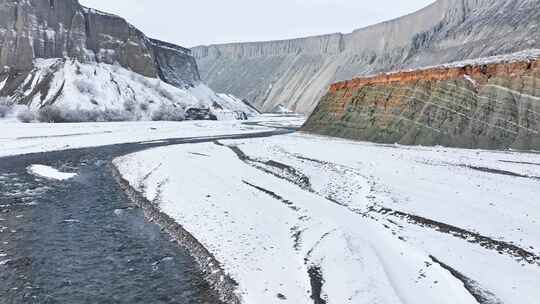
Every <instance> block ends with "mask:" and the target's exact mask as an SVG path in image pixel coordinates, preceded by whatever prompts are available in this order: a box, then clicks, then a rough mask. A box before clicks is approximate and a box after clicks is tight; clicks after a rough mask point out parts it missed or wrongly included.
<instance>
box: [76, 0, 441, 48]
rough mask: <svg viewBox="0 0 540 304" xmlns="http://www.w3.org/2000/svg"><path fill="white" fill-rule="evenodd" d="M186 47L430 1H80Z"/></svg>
mask: <svg viewBox="0 0 540 304" xmlns="http://www.w3.org/2000/svg"><path fill="white" fill-rule="evenodd" d="M80 2H81V3H82V4H84V5H86V6H90V7H93V8H96V9H99V10H103V11H106V12H110V13H114V14H117V15H120V16H122V17H124V18H126V19H127V20H128V21H129V22H131V23H132V24H134V25H135V26H137V27H138V28H139V29H141V30H142V31H143V32H145V33H146V34H147V35H148V36H150V37H152V38H157V39H161V40H165V41H168V42H172V43H176V44H179V45H182V46H186V47H192V46H196V45H201V44H213V43H226V42H244V41H264V40H276V39H286V38H298V37H304V36H311V35H318V34H328V33H335V32H344V33H347V32H351V31H352V30H354V29H357V28H360V27H364V26H366V25H370V24H374V23H378V22H381V21H385V20H389V19H393V18H396V17H399V16H402V15H405V14H408V13H412V12H414V11H416V10H418V9H420V8H422V7H424V6H427V5H428V4H430V3H432V2H434V0H377V1H373V0H371V1H365V0H80Z"/></svg>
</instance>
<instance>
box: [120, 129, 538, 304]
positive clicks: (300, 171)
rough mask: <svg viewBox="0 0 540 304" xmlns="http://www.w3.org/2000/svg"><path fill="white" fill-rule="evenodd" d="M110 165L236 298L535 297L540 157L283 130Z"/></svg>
mask: <svg viewBox="0 0 540 304" xmlns="http://www.w3.org/2000/svg"><path fill="white" fill-rule="evenodd" d="M163 155H168V156H169V158H167V159H165V158H164V157H163ZM172 156H174V157H172ZM115 165H116V166H117V167H118V169H119V170H120V172H121V173H122V174H123V175H124V177H125V178H126V179H127V180H128V181H129V182H130V184H131V185H132V187H134V188H135V189H137V190H139V191H141V192H143V194H144V195H145V196H146V198H147V199H148V200H149V201H152V202H158V203H159V208H160V209H161V210H162V211H163V212H164V213H166V214H168V215H169V216H170V217H172V218H173V219H175V220H176V221H177V222H178V223H179V224H181V225H182V226H183V227H184V228H185V229H186V230H187V231H189V232H190V233H191V234H192V235H193V236H194V237H195V238H197V239H198V240H199V242H200V243H201V244H203V245H204V246H205V247H206V248H207V249H208V250H209V251H210V253H211V254H213V255H214V256H215V257H216V259H217V260H218V261H220V262H221V264H222V267H223V269H224V270H225V271H226V272H227V273H228V274H229V275H230V276H231V277H232V278H233V279H234V280H236V281H237V282H238V283H239V285H238V294H239V296H240V297H241V298H242V300H243V302H244V303H258V304H262V303H314V302H315V303H328V304H332V303H335V304H342V303H355V304H368V303H369V304H373V303H378V304H383V303H384V304H387V303H411V304H421V303H426V304H433V303H452V304H454V303H460V304H461V303H516V304H518V303H519V304H522V303H536V302H537V301H538V299H539V298H540V288H538V287H539V286H540V258H539V257H540V233H539V231H540V205H539V200H538V197H540V155H539V154H533V153H531V154H525V153H513V152H508V151H504V152H494V151H482V150H460V149H448V148H441V147H434V148H424V147H404V146H398V145H377V144H370V143H363V142H352V141H347V140H340V139H332V138H326V137H319V136H311V135H306V134H293V135H283V136H275V137H271V138H262V139H245V140H225V141H220V142H216V143H203V144H193V145H179V146H169V147H162V148H156V149H152V150H147V151H143V152H139V153H136V154H132V155H128V156H125V157H122V158H119V159H117V160H115ZM323 301H325V302H323Z"/></svg>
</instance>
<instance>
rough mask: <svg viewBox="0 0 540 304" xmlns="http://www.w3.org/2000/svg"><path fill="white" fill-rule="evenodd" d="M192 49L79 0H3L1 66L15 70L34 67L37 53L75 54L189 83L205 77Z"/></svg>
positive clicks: (42, 55) (81, 59)
mask: <svg viewBox="0 0 540 304" xmlns="http://www.w3.org/2000/svg"><path fill="white" fill-rule="evenodd" d="M190 53H191V52H190V50H188V49H184V48H182V47H178V46H175V45H172V44H168V43H164V42H161V41H158V40H151V39H149V38H148V37H146V36H145V35H144V34H143V33H142V32H141V31H139V30H138V29H137V28H135V27H134V26H132V25H131V24H129V23H128V22H127V21H126V20H125V19H123V18H121V17H118V16H116V15H112V14H108V13H103V12H100V11H97V10H94V9H90V8H86V7H83V6H81V5H80V4H79V2H78V1H77V0H26V1H20V0H0V67H6V68H5V69H7V68H9V69H11V70H12V71H14V73H18V72H20V71H22V72H28V71H29V70H31V69H32V68H33V67H34V66H33V60H34V59H35V58H72V59H77V60H78V61H79V62H82V63H88V62H95V63H107V64H119V65H120V66H122V67H124V68H127V69H129V70H131V71H133V72H135V73H138V74H141V75H143V76H147V77H160V78H162V80H164V81H166V82H169V83H171V84H173V85H175V86H186V85H192V84H194V83H196V82H198V81H199V80H200V79H199V73H198V70H197V66H196V63H195V61H194V59H193V57H191V55H190Z"/></svg>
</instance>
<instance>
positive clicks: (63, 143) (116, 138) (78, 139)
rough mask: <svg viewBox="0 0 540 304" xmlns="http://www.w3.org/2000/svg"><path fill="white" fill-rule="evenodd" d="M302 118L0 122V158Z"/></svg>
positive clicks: (238, 130) (239, 130)
mask: <svg viewBox="0 0 540 304" xmlns="http://www.w3.org/2000/svg"><path fill="white" fill-rule="evenodd" d="M303 121H304V118H303V117H296V118H294V119H292V120H291V118H290V117H280V116H276V115H260V116H257V117H254V118H253V119H251V120H248V121H236V120H232V121H183V122H145V121H140V122H106V123H59V124H48V123H28V124H23V123H19V122H17V121H16V120H15V119H13V118H11V119H0V157H2V156H9V155H18V154H28V153H37V152H47V151H56V150H67V149H74V148H85V147H93V146H104V145H111V144H121V143H130V142H140V141H154V140H163V139H168V138H188V137H200V136H218V135H229V134H245V133H254V132H263V131H269V130H273V129H274V128H273V127H266V126H265V125H267V124H268V125H269V126H270V125H271V126H288V127H299V126H300V125H301V124H302V123H303Z"/></svg>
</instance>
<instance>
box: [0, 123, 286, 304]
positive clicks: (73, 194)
mask: <svg viewBox="0 0 540 304" xmlns="http://www.w3.org/2000/svg"><path fill="white" fill-rule="evenodd" d="M288 132H289V131H275V132H266V133H261V134H259V135H257V137H260V136H271V135H277V134H283V133H288ZM242 137H244V138H245V137H255V136H234V137H233V138H242ZM225 138H226V137H225ZM229 138H230V137H229ZM215 139H217V138H201V139H192V140H184V139H176V140H168V141H163V142H158V143H151V144H123V145H114V146H106V147H97V148H89V149H80V150H70V151H59V152H49V153H42V154H32V155H23V156H15V157H7V158H0V303H2V304H3V303H186V304H187V303H189V304H191V303H219V301H218V300H217V298H216V297H215V296H214V295H213V293H212V291H211V290H210V289H209V287H208V285H207V284H206V283H205V281H204V280H203V279H202V274H201V272H200V270H199V269H198V267H197V265H196V264H195V262H194V260H193V258H192V257H191V256H190V255H189V254H188V252H187V250H186V249H184V248H182V247H180V246H179V245H178V244H177V243H175V242H173V241H172V240H171V239H170V237H169V235H167V234H165V233H163V232H161V231H160V228H159V227H158V226H157V225H155V224H152V223H149V222H147V221H145V219H144V215H143V213H142V211H141V210H140V209H138V208H136V206H134V205H133V204H132V203H131V202H130V201H129V200H128V199H127V197H126V196H125V195H124V193H123V192H122V191H121V189H120V187H119V185H118V184H117V183H116V181H115V179H114V177H113V176H112V171H111V169H110V164H111V160H112V159H113V158H115V157H117V156H121V155H125V154H127V153H132V152H136V151H139V150H143V149H146V148H149V147H155V146H163V145H171V144H182V143H191V142H203V141H210V140H215ZM32 164H43V165H49V166H53V167H55V168H57V169H60V170H62V171H65V172H75V173H77V174H78V175H77V176H76V177H75V178H72V179H70V180H67V181H52V180H47V179H42V178H38V177H35V176H33V175H31V174H29V173H28V172H27V167H28V166H29V165H32Z"/></svg>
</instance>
